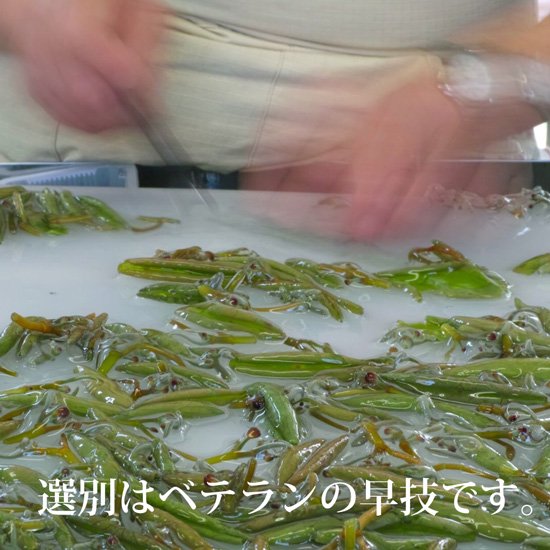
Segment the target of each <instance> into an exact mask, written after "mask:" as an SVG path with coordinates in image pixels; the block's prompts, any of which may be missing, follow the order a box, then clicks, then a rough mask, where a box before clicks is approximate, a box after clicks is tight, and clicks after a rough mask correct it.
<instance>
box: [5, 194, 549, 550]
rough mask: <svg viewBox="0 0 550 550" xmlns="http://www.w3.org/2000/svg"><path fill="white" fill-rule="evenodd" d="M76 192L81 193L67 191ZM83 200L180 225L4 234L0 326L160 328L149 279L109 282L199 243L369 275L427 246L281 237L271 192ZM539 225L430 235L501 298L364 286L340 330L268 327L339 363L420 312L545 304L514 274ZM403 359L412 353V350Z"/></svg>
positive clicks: (496, 220)
mask: <svg viewBox="0 0 550 550" xmlns="http://www.w3.org/2000/svg"><path fill="white" fill-rule="evenodd" d="M73 192H75V193H78V192H80V191H79V190H75V189H73ZM85 193H87V194H90V195H95V196H97V197H99V198H101V199H103V200H105V201H107V202H108V203H109V204H110V205H111V206H112V207H114V208H115V209H117V210H118V211H119V212H120V213H121V214H123V215H124V216H125V217H126V218H127V219H128V220H130V221H132V222H133V221H134V220H135V219H136V217H137V216H138V215H140V214H143V215H151V216H168V217H174V218H179V219H180V220H181V224H180V225H165V226H164V227H162V228H161V229H160V230H157V231H152V232H149V233H133V232H131V231H118V232H116V231H110V232H98V231H91V230H87V229H84V228H75V229H72V228H71V229H70V232H69V234H68V235H66V236H60V237H39V238H38V237H33V236H31V235H28V234H25V233H19V234H17V235H7V236H6V239H5V241H4V243H3V244H2V245H1V246H0V257H1V263H0V265H1V267H0V288H1V289H2V291H1V292H2V294H1V298H0V304H1V307H0V325H1V326H5V325H7V324H8V322H9V319H10V314H11V313H12V312H14V311H16V312H18V313H20V314H22V315H40V316H44V317H50V318H54V317H59V316H62V315H71V314H88V313H91V312H94V313H98V314H99V313H101V312H107V313H108V314H109V316H110V320H111V321H114V322H116V321H119V322H126V323H129V324H131V325H133V326H135V327H138V328H145V327H152V328H160V329H168V325H167V323H168V322H169V321H170V319H171V318H172V314H173V312H174V310H175V309H176V307H177V306H175V305H173V304H163V303H158V302H154V301H149V300H145V299H141V298H137V297H136V292H137V291H138V290H139V289H140V288H142V287H143V286H146V285H147V284H149V282H148V281H145V280H141V279H134V278H130V277H127V276H123V275H119V274H118V273H117V265H118V264H119V263H120V262H121V261H122V260H124V259H126V258H132V257H140V256H151V255H153V253H154V252H155V250H157V249H164V250H173V249H176V248H183V247H188V246H192V245H199V246H201V247H203V248H205V249H209V250H212V251H218V250H222V249H230V248H235V247H241V246H245V247H248V248H251V249H253V250H255V251H257V252H258V253H259V254H261V255H264V256H267V257H271V258H274V259H277V260H284V259H286V258H291V257H297V256H300V257H306V258H310V259H312V260H317V261H343V260H350V261H354V262H356V263H358V264H360V265H361V266H363V267H364V268H365V269H366V270H367V271H377V270H380V269H384V268H391V267H401V266H404V265H406V263H407V251H408V249H409V248H410V247H412V246H425V245H428V244H429V240H423V241H419V240H418V239H415V240H414V241H410V242H400V243H399V244H397V243H394V244H389V243H388V244H384V245H380V246H367V245H364V244H358V243H354V244H352V243H344V242H342V241H337V240H330V239H328V238H319V237H314V236H308V235H305V234H300V233H298V232H294V231H289V230H283V229H281V228H278V227H276V226H275V225H274V224H272V223H265V222H264V221H262V217H261V213H262V210H261V209H262V208H265V206H266V205H270V204H273V202H274V201H272V197H271V195H269V194H268V193H265V194H264V193H245V192H234V191H219V192H214V193H213V195H214V197H215V199H216V201H217V203H218V205H219V213H218V214H216V215H212V214H211V213H210V212H209V211H208V209H207V208H206V207H205V206H203V205H202V204H200V203H198V201H197V197H196V195H195V194H194V193H193V192H192V191H187V190H149V189H139V190H124V189H86V190H85ZM277 198H278V199H280V198H281V196H280V195H279V196H278V197H277ZM287 201H288V203H287V204H288V205H292V206H293V208H292V209H296V210H297V211H300V212H302V213H303V214H304V216H306V215H311V214H312V213H314V212H316V211H317V210H318V214H319V215H322V216H331V215H332V214H333V212H336V213H338V211H339V210H341V209H338V208H334V207H329V206H322V207H317V206H316V205H317V203H318V202H319V198H318V197H315V196H308V195H298V194H297V195H289V196H288V197H287ZM254 204H256V206H254ZM548 216H550V211H549V212H548V213H546V212H544V211H540V212H538V215H536V216H535V215H533V216H532V217H529V218H523V219H516V218H514V217H513V216H512V215H511V214H509V213H507V212H500V213H498V214H497V213H493V212H484V211H475V212H468V211H460V212H451V213H450V216H449V218H448V219H447V220H446V222H445V224H444V225H443V227H442V228H441V229H439V230H438V232H437V234H433V235H432V236H431V238H437V239H441V240H444V241H446V242H447V243H448V244H450V245H452V246H454V247H456V248H458V249H459V250H460V251H461V252H463V253H464V254H465V255H466V256H467V257H468V258H470V259H471V260H472V261H474V262H476V263H479V264H481V265H485V266H487V267H489V268H491V269H493V270H495V271H497V272H498V273H500V274H501V275H503V276H504V277H505V278H506V279H507V280H508V281H509V282H510V283H511V284H512V285H513V286H512V297H510V298H507V299H501V300H484V301H468V300H451V299H446V298H442V297H437V296H430V295H426V296H425V297H424V301H423V302H422V303H417V302H415V301H414V300H413V299H412V298H411V296H409V295H406V294H404V293H403V292H401V291H399V290H390V291H387V290H382V289H376V288H361V289H350V290H349V291H348V292H347V293H346V296H350V297H352V298H353V299H354V300H356V301H358V302H359V303H361V304H362V305H363V306H364V308H365V314H364V316H363V317H357V316H354V315H351V314H346V319H345V321H344V323H338V322H336V321H334V320H332V319H330V318H324V317H319V316H316V315H314V314H311V313H288V314H271V315H270V318H271V319H273V320H275V322H277V323H278V324H280V325H281V326H283V327H284V329H285V331H286V333H287V334H288V335H291V336H294V337H308V338H313V339H315V340H316V341H319V342H329V343H331V344H332V345H333V346H334V348H335V350H336V351H338V352H341V353H344V354H346V355H351V356H357V357H372V356H376V355H379V354H381V353H385V352H386V350H387V345H386V344H381V343H379V339H380V337H381V336H382V335H383V334H384V333H385V332H386V331H387V330H388V329H390V328H391V327H392V326H393V324H394V323H395V321H397V320H398V319H402V320H407V321H414V320H418V321H420V320H422V319H423V318H424V316H425V315H428V314H433V315H441V316H447V317H449V316H452V315H487V314H497V315H498V314H505V313H507V312H508V311H510V310H512V309H514V308H513V296H518V297H520V298H521V299H522V300H524V301H525V302H526V303H528V304H536V305H543V306H547V307H549V306H550V275H547V276H534V277H525V276H521V275H516V274H513V273H512V272H511V268H512V267H513V266H514V265H516V264H517V263H519V262H520V261H523V260H525V259H527V258H529V257H531V256H534V255H536V254H540V253H544V252H550V238H549V236H550V219H548ZM136 223H137V222H136ZM412 352H413V354H414V350H412ZM6 366H10V365H9V364H7V365H6ZM52 369H55V372H53V371H52ZM58 369H59V370H58ZM71 369H72V367H70V368H68V369H66V367H64V366H63V365H60V364H59V361H56V362H55V363H54V364H50V365H48V364H45V365H43V366H40V367H35V368H25V369H22V370H23V372H21V374H20V376H19V377H18V379H13V378H9V377H6V376H4V375H0V387H6V386H8V385H9V386H14V385H20V384H23V383H25V382H33V383H37V382H38V381H39V380H44V379H50V380H51V379H52V378H56V379H60V378H62V376H64V375H65V374H67V373H69V372H71ZM18 370H21V368H19V369H18ZM226 420H228V419H226ZM232 420H233V421H232V423H229V422H223V420H222V421H220V420H218V419H216V420H214V421H201V422H200V423H199V424H200V427H201V429H200V430H195V429H193V428H191V429H190V430H189V431H188V432H187V433H186V434H185V449H186V450H188V451H190V452H191V451H193V452H194V453H195V454H197V455H198V456H200V457H206V456H209V455H212V454H215V453H218V452H221V451H223V450H224V449H227V448H228V447H229V446H230V445H231V444H232V443H233V442H234V441H235V440H236V439H237V438H239V437H240V436H242V434H243V433H244V431H245V430H246V427H247V425H248V424H247V423H246V422H245V420H244V419H243V420H242V425H236V423H235V419H234V418H233V419H232ZM206 427H208V429H205V428H206ZM169 442H170V443H171V444H178V442H177V437H176V436H171V437H170V439H169ZM23 461H24V462H25V463H26V464H28V465H30V466H33V467H36V468H40V467H45V466H46V464H47V463H46V462H45V459H43V458H30V459H23ZM0 462H1V459H0ZM46 469H47V468H46ZM483 544H485V542H484V541H483ZM475 546H476V548H478V549H479V548H485V547H487V548H488V547H491V544H490V543H487V545H485V546H484V545H482V544H480V542H476V544H475ZM462 547H464V548H465V547H466V545H464V546H462V545H461V548H462ZM507 547H510V548H512V547H513V545H507Z"/></svg>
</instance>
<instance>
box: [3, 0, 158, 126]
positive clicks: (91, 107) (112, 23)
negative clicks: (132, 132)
mask: <svg viewBox="0 0 550 550" xmlns="http://www.w3.org/2000/svg"><path fill="white" fill-rule="evenodd" d="M3 4H4V6H3V8H5V10H6V11H5V15H4V16H1V17H2V19H3V21H2V23H3V30H4V32H3V34H4V35H7V40H8V44H9V46H10V48H11V49H12V50H13V52H14V53H15V54H16V55H17V56H18V57H19V59H20V61H21V64H22V67H23V71H24V73H25V76H26V79H27V82H28V86H29V90H30V93H31V94H32V96H33V97H34V98H35V99H36V100H37V101H38V103H40V104H41V105H42V107H44V109H46V111H47V112H48V113H49V114H50V115H51V116H52V117H54V118H55V119H56V120H58V121H59V122H61V123H62V124H66V125H68V126H72V127H73V128H77V129H79V130H83V131H86V132H92V133H93V132H100V131H103V130H108V129H113V128H116V127H120V126H123V125H126V124H129V123H130V122H131V121H129V120H128V115H127V113H126V111H125V109H124V107H123V105H121V103H120V101H119V97H120V94H125V93H131V94H132V95H133V97H134V98H136V100H137V101H139V102H141V103H143V105H144V106H146V107H147V106H149V105H151V103H152V102H153V101H154V94H155V67H154V55H155V53H156V48H157V46H158V43H159V39H160V35H161V30H162V27H163V19H164V13H163V10H162V9H161V8H160V7H159V5H158V4H156V2H155V1H154V0H76V1H75V0H55V1H44V0H5V1H4V2H3Z"/></svg>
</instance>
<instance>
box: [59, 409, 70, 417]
mask: <svg viewBox="0 0 550 550" xmlns="http://www.w3.org/2000/svg"><path fill="white" fill-rule="evenodd" d="M70 414H71V411H70V410H69V409H68V408H67V407H59V409H57V418H67V417H68V416H69V415H70Z"/></svg>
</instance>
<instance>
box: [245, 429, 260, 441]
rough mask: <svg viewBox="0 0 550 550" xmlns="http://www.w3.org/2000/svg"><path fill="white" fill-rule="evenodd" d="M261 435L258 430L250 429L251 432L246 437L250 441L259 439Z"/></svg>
mask: <svg viewBox="0 0 550 550" xmlns="http://www.w3.org/2000/svg"><path fill="white" fill-rule="evenodd" d="M261 435H262V432H260V430H259V429H258V428H250V430H248V431H247V432H246V437H248V439H257V438H258V437H260V436H261Z"/></svg>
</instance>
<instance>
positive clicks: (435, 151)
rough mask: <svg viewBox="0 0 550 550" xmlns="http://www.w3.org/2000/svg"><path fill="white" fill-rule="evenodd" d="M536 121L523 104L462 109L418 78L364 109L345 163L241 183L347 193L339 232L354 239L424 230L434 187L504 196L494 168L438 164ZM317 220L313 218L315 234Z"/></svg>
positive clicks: (433, 218) (433, 211)
mask: <svg viewBox="0 0 550 550" xmlns="http://www.w3.org/2000/svg"><path fill="white" fill-rule="evenodd" d="M540 118H541V117H540V115H539V113H538V112H537V111H536V110H535V109H534V108H533V107H531V106H529V105H527V104H523V103H521V104H520V103H517V104H507V105H502V106H491V107H486V106H484V107H483V108H479V109H472V108H463V107H461V106H460V105H459V104H458V103H457V102H456V101H455V100H453V99H451V98H449V97H447V96H446V95H445V94H444V93H443V92H442V91H441V90H440V89H439V88H438V85H437V82H436V81H435V80H434V79H431V78H423V79H419V80H417V81H416V82H414V83H412V84H409V85H407V86H405V87H402V88H401V89H399V90H397V91H395V92H393V93H391V94H390V95H387V96H386V97H385V98H383V99H382V100H381V101H380V102H378V103H377V104H376V105H375V106H373V107H372V108H371V109H369V111H368V112H367V113H366V115H365V116H364V119H363V123H362V124H361V125H360V126H359V128H360V130H359V132H356V134H355V135H353V136H350V138H349V139H350V141H349V147H350V149H351V155H350V158H349V160H348V162H347V163H343V164H338V165H336V164H334V165H330V164H326V163H313V164H308V165H301V166H296V167H291V168H285V169H281V170H276V171H273V172H271V173H267V174H266V173H262V172H251V173H250V174H249V175H247V176H246V177H245V178H244V181H245V185H248V187H250V188H260V187H264V188H265V186H266V184H267V185H268V186H269V187H271V188H272V189H274V188H276V189H278V190H284V191H294V190H298V191H308V190H309V191H322V192H329V193H345V194H348V195H349V197H350V201H351V203H350V209H349V211H348V212H347V213H346V215H345V220H344V222H345V228H343V230H344V232H345V233H346V234H347V235H348V236H351V237H353V238H355V239H359V240H372V239H376V238H379V237H381V236H396V235H397V236H405V235H410V234H413V233H415V232H418V230H419V229H422V230H423V231H424V232H425V231H429V229H430V227H433V226H434V225H435V224H436V223H437V222H438V221H439V218H440V216H441V210H440V209H437V208H430V207H429V205H428V204H427V202H426V201H425V200H424V199H425V196H426V194H427V192H428V191H429V190H430V189H431V188H432V187H433V186H434V185H438V186H443V187H446V188H450V189H455V190H458V191H464V190H468V191H474V192H476V193H478V194H480V195H487V194H492V193H507V192H509V191H510V189H509V188H508V187H507V183H508V181H506V180H505V179H504V178H503V177H502V176H503V173H502V170H501V169H499V168H498V166H496V165H487V164H483V163H476V162H467V163H460V162H457V163H446V162H440V161H441V160H448V159H457V158H467V157H469V156H470V155H471V153H472V152H479V151H482V150H483V149H484V148H485V147H486V146H487V145H488V144H490V143H492V142H493V141H495V140H498V139H502V138H505V137H507V136H509V135H511V134H514V133H517V132H520V131H523V130H525V129H527V128H531V127H533V126H534V125H536V124H538V123H539V122H540ZM326 131H330V129H327V130H326ZM491 169H495V170H494V172H491ZM279 210H281V209H279ZM322 223H323V222H322V220H321V221H319V220H315V221H314V225H315V226H316V228H317V229H322V227H320V225H322Z"/></svg>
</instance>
